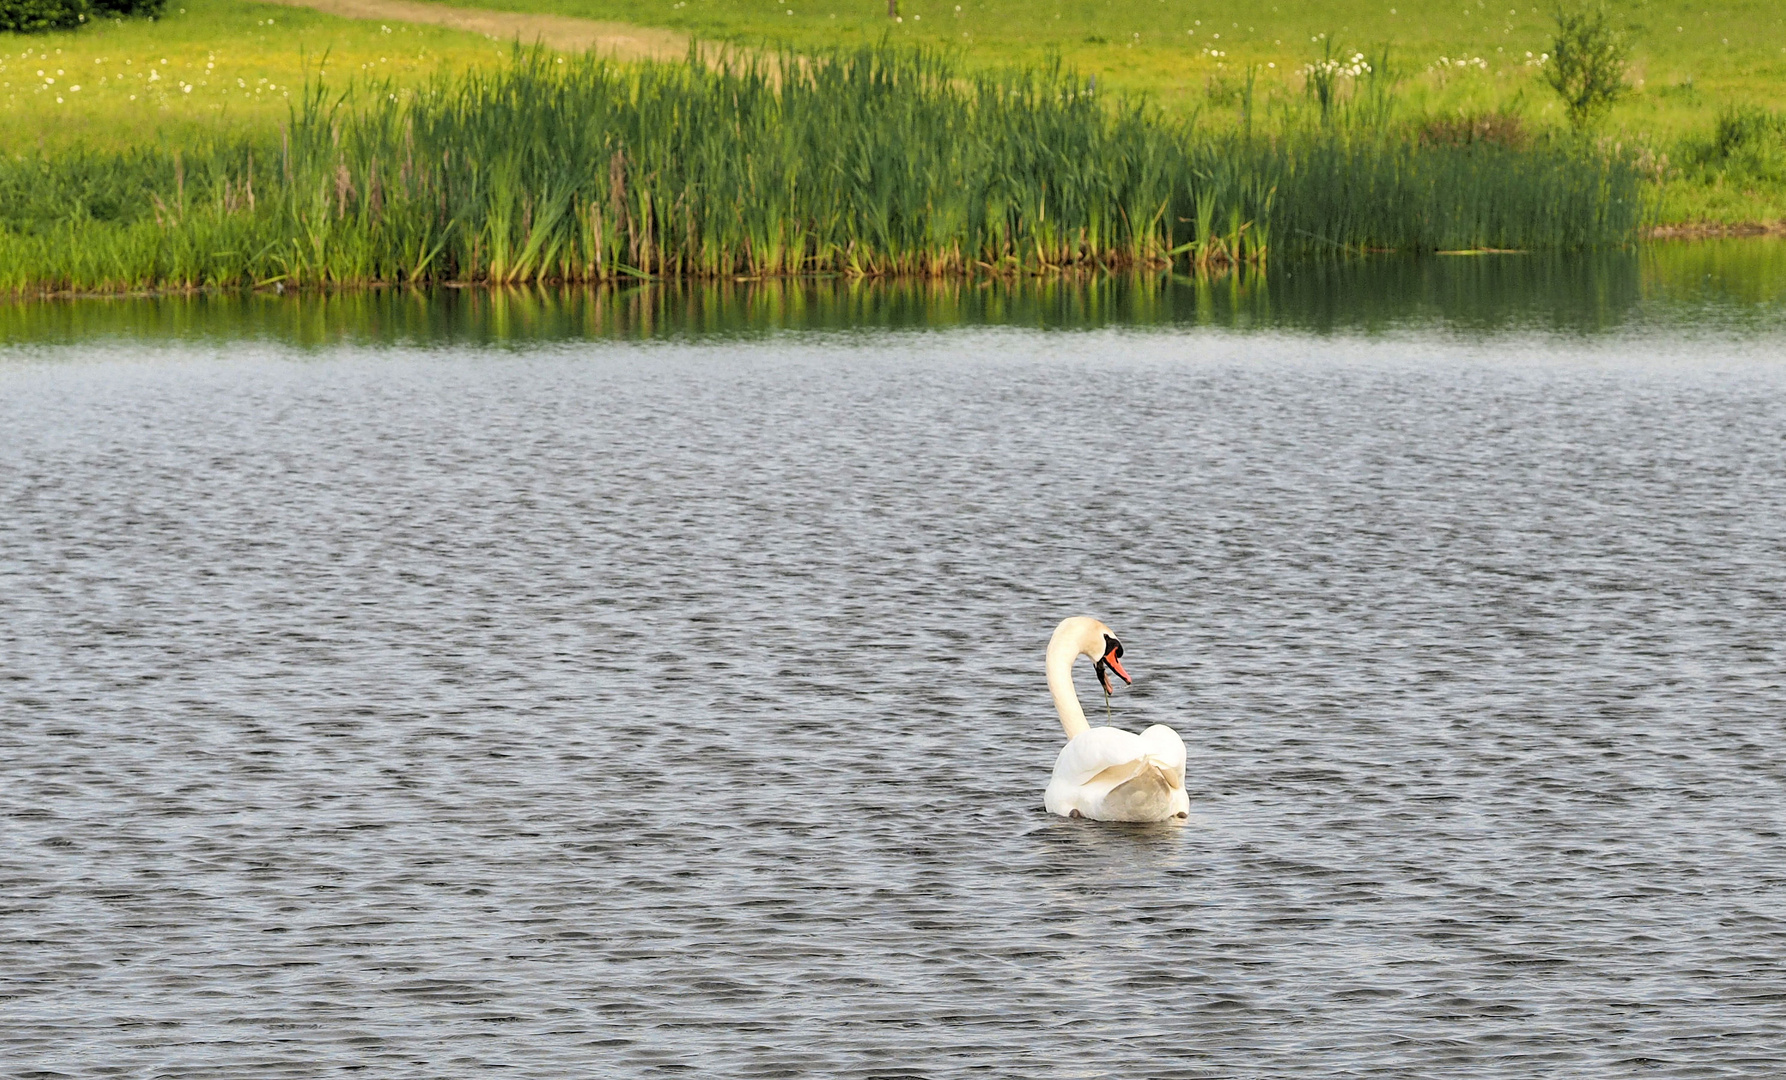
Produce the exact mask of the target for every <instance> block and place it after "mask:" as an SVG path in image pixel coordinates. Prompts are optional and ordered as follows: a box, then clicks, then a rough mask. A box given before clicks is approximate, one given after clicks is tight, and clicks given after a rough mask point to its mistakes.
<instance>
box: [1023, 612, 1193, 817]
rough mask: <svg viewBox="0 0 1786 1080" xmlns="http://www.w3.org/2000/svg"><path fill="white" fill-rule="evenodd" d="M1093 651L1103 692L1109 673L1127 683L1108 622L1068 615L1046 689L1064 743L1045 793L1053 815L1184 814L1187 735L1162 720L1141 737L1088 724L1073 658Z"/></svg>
mask: <svg viewBox="0 0 1786 1080" xmlns="http://www.w3.org/2000/svg"><path fill="white" fill-rule="evenodd" d="M1081 656H1089V657H1091V659H1092V661H1093V663H1092V669H1093V670H1094V671H1095V672H1097V676H1098V682H1099V683H1101V684H1102V685H1103V687H1104V693H1105V694H1109V693H1110V672H1112V671H1114V672H1116V674H1117V676H1118V677H1120V678H1121V679H1122V681H1123V682H1124V683H1128V682H1130V681H1131V680H1130V679H1129V673H1128V672H1127V671H1124V670H1123V666H1122V642H1120V641H1118V640H1117V639H1116V635H1115V634H1113V633H1111V632H1110V628H1109V627H1108V626H1105V625H1104V624H1103V623H1101V622H1099V621H1098V620H1096V619H1091V618H1087V617H1085V616H1083V615H1078V616H1074V617H1073V618H1070V619H1064V620H1062V621H1061V624H1060V625H1059V626H1057V627H1055V628H1054V636H1053V637H1051V638H1049V639H1048V661H1047V671H1048V692H1049V693H1050V694H1052V695H1053V696H1054V709H1055V711H1056V712H1058V713H1059V714H1060V726H1061V727H1063V728H1066V729H1067V745H1065V746H1063V747H1061V751H1060V757H1058V758H1056V759H1055V761H1054V778H1053V779H1052V780H1050V781H1049V782H1048V790H1047V791H1046V792H1044V793H1043V795H1042V805H1043V806H1045V807H1047V808H1048V812H1049V813H1050V814H1059V815H1060V816H1062V817H1074V818H1077V817H1087V818H1091V819H1092V820H1094V821H1165V820H1167V819H1169V818H1186V817H1189V816H1190V813H1191V801H1190V798H1189V796H1187V795H1186V794H1185V790H1184V740H1183V739H1181V738H1179V737H1178V732H1176V731H1173V730H1172V729H1171V728H1169V727H1167V726H1166V725H1164V724H1155V725H1154V726H1152V727H1150V728H1148V729H1147V730H1146V731H1143V732H1142V733H1141V734H1139V735H1136V734H1134V733H1132V732H1128V731H1123V730H1122V729H1120V728H1113V727H1092V726H1090V725H1089V724H1087V723H1086V722H1085V710H1084V709H1082V708H1080V707H1079V695H1078V693H1077V692H1075V691H1074V689H1073V663H1074V662H1075V661H1077V660H1078V659H1079V658H1080V657H1081Z"/></svg>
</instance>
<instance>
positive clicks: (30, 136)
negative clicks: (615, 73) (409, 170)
mask: <svg viewBox="0 0 1786 1080" xmlns="http://www.w3.org/2000/svg"><path fill="white" fill-rule="evenodd" d="M509 51H510V46H509V43H507V42H492V41H490V40H488V39H487V38H485V37H483V36H481V35H478V34H468V33H464V32H460V31H455V30H446V29H441V28H438V27H431V26H410V25H405V24H401V23H396V24H393V23H377V22H365V21H360V20H349V19H338V18H334V17H332V16H328V15H322V14H319V13H317V12H314V11H309V10H306V9H303V8H291V7H280V6H274V5H270V4H255V3H249V2H246V0H172V2H170V4H169V6H168V9H167V14H166V17H165V18H163V19H160V20H156V21H154V22H150V21H148V20H143V19H126V20H105V21H102V22H100V23H97V24H94V25H92V26H88V27H84V28H82V29H80V30H78V31H74V32H71V33H56V34H29V35H27V34H0V148H4V152H6V153H10V154H12V155H13V156H20V155H24V154H30V153H35V152H38V151H40V150H41V151H44V152H49V153H55V152H57V151H60V150H64V149H69V148H72V147H76V146H84V147H86V148H88V149H122V148H125V147H139V146H145V145H172V146H178V145H180V144H182V143H194V142H203V141H207V140H209V139H210V138H212V137H214V136H216V135H219V134H230V133H232V132H240V131H243V130H250V129H263V130H264V129H268V128H271V127H273V126H275V125H277V124H278V123H279V122H280V121H282V120H284V119H285V117H286V115H287V109H286V106H287V101H288V100H289V99H288V95H296V94H298V93H299V92H300V91H301V89H302V87H303V85H304V80H305V77H306V75H308V76H309V77H310V78H311V79H313V80H314V79H316V78H317V77H318V76H319V75H321V76H323V77H325V78H326V80H327V81H328V82H329V83H331V84H336V85H340V84H345V83H347V82H348V81H350V80H351V79H354V78H357V77H360V76H370V77H372V78H374V79H378V80H385V79H389V80H393V81H395V82H396V83H398V84H399V85H401V84H404V83H415V82H420V81H422V80H424V79H425V78H426V77H427V76H429V75H431V74H432V73H434V72H436V71H438V70H440V69H442V68H447V69H451V70H463V69H465V68H469V67H472V66H477V65H490V64H497V63H501V62H503V61H505V60H506V59H507V57H508V55H509ZM40 73H41V74H40Z"/></svg>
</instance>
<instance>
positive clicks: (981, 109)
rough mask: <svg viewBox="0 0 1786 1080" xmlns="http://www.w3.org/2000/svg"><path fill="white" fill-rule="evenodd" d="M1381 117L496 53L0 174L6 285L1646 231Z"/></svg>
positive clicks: (988, 258) (247, 280) (1122, 255)
mask: <svg viewBox="0 0 1786 1080" xmlns="http://www.w3.org/2000/svg"><path fill="white" fill-rule="evenodd" d="M1389 114H1390V113H1389V109H1388V106H1387V105H1386V104H1385V103H1383V102H1376V103H1373V100H1372V98H1371V97H1370V96H1369V95H1360V96H1358V97H1357V98H1355V99H1354V100H1353V102H1352V103H1351V104H1350V105H1349V106H1345V107H1342V108H1340V109H1339V110H1338V111H1330V112H1328V113H1324V114H1323V113H1317V112H1313V111H1311V112H1309V113H1306V114H1304V115H1302V116H1300V117H1299V118H1298V119H1297V120H1296V121H1295V122H1289V121H1286V123H1285V124H1284V125H1283V126H1281V127H1279V128H1276V129H1273V130H1271V131H1266V130H1264V129H1262V128H1258V129H1253V130H1246V129H1241V130H1227V131H1216V132H1212V131H1209V130H1207V129H1204V128H1199V127H1196V126H1194V125H1190V124H1187V123H1184V122H1182V121H1177V120H1174V119H1172V118H1170V117H1168V116H1165V115H1162V114H1160V113H1158V112H1157V111H1154V110H1151V109H1149V108H1147V107H1146V106H1144V105H1135V104H1131V105H1127V106H1112V105H1111V104H1108V103H1106V102H1105V101H1103V100H1101V97H1100V95H1099V94H1098V93H1095V92H1093V91H1092V90H1090V89H1089V87H1088V85H1087V82H1086V81H1085V80H1082V79H1080V78H1079V77H1077V76H1075V75H1071V74H1068V73H1066V72H1065V71H1064V70H1062V69H1059V68H1032V69H1027V70H1018V71H1013V72H1007V73H1004V74H1000V75H986V74H982V75H978V76H975V77H972V78H969V77H965V76H963V75H962V74H960V73H958V72H957V71H956V70H954V69H953V68H952V67H951V66H950V65H949V63H948V62H947V60H946V59H945V58H943V57H942V56H941V55H939V54H937V53H934V52H928V51H921V50H920V51H910V50H903V49H896V48H891V47H882V48H864V49H860V50H856V51H852V52H838V53H830V54H820V55H810V56H799V55H795V54H785V55H783V56H782V57H781V58H780V59H779V60H775V61H760V60H757V59H747V60H744V61H740V62H739V63H738V64H737V65H734V66H731V67H728V68H727V69H724V70H716V69H715V68H713V67H711V66H709V65H706V64H703V63H699V62H693V61H691V62H685V63H682V64H650V65H642V66H637V67H630V68H622V67H618V66H615V65H611V64H607V63H604V62H601V61H598V60H594V59H590V58H581V59H567V58H565V57H562V56H555V55H552V54H549V53H544V52H533V53H517V54H516V57H515V60H514V62H513V63H512V65H510V66H508V67H506V68H504V69H502V70H500V71H496V72H490V73H483V72H476V71H474V72H471V73H468V74H465V75H461V76H455V77H451V78H442V79H440V80H438V81H436V82H435V83H434V84H432V85H431V86H430V87H428V88H426V89H425V90H422V91H419V92H413V93H412V92H408V91H400V90H399V89H397V88H395V87H394V86H392V85H390V84H372V85H368V84H362V85H361V87H360V88H359V90H358V91H357V92H356V93H352V94H343V95H336V94H333V93H331V92H330V91H329V90H327V89H325V88H324V84H315V85H313V86H312V87H311V88H310V89H309V90H308V91H307V92H306V93H304V94H303V95H302V96H301V97H300V98H299V100H298V101H297V102H296V104H295V105H294V106H293V107H292V114H291V121H290V124H289V126H288V127H286V128H285V129H284V130H282V131H281V132H280V133H279V135H278V136H277V137H267V138H260V139H255V138H237V139H221V138H220V139H217V140H214V141H213V142H211V143H210V144H208V145H207V146H204V147H202V148H201V147H192V146H188V147H186V148H183V149H177V150H161V149H157V150H148V151H129V152H124V153H116V152H112V153H82V154H76V153H68V154H63V155H59V156H56V157H53V158H43V159H27V160H23V161H20V160H14V161H12V162H7V163H0V208H4V212H5V214H6V215H7V217H6V220H5V221H4V231H3V232H0V289H6V290H11V291H32V290H106V289H141V288H156V287H189V286H239V285H268V284H274V283H277V284H280V285H286V284H292V285H300V286H302V285H319V284H367V283H375V282H426V281H452V282H474V281H475V282H491V283H513V282H533V281H547V280H553V281H593V280H613V279H617V278H645V277H724V276H732V275H749V276H762V275H780V274H799V273H842V274H853V275H885V274H920V275H955V274H964V273H1017V272H1051V271H1055V270H1060V269H1069V268H1082V269H1112V268H1123V267H1135V266H1144V265H1145V266H1162V267H1163V266H1166V265H1169V264H1170V265H1178V266H1181V267H1208V266H1225V265H1233V264H1240V263H1246V264H1259V263H1263V262H1264V261H1265V260H1267V259H1268V258H1271V257H1275V256H1278V255H1286V254H1287V255H1295V254H1309V253H1316V254H1320V253H1333V252H1342V251H1358V250H1400V251H1431V250H1439V249H1453V248H1545V249H1568V248H1582V247H1592V246H1597V245H1606V244H1617V243H1622V242H1624V241H1626V240H1628V239H1630V238H1631V237H1632V236H1633V234H1634V231H1635V229H1636V228H1637V225H1638V223H1639V219H1640V212H1641V207H1640V204H1639V198H1640V192H1639V179H1638V176H1637V173H1636V172H1635V171H1634V169H1633V168H1632V166H1631V165H1630V163H1629V162H1628V161H1627V160H1626V159H1625V158H1624V157H1622V156H1620V155H1616V154H1608V153H1605V152H1602V151H1601V150H1599V149H1596V148H1595V147H1593V146H1591V145H1589V144H1584V143H1579V142H1568V141H1546V140H1539V141H1535V142H1532V143H1531V144H1529V145H1526V146H1523V147H1519V148H1513V147H1509V146H1505V145H1501V144H1498V143H1494V142H1471V141H1463V142H1454V143H1453V142H1441V143H1432V144H1423V143H1420V142H1415V141H1410V140H1408V139H1407V138H1405V135H1404V133H1403V132H1402V131H1401V130H1399V129H1397V128H1395V127H1394V126H1393V125H1391V124H1390V123H1389V122H1388V120H1387V117H1388V116H1389Z"/></svg>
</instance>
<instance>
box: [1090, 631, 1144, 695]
mask: <svg viewBox="0 0 1786 1080" xmlns="http://www.w3.org/2000/svg"><path fill="white" fill-rule="evenodd" d="M1098 625H1099V626H1100V627H1102V629H1103V631H1104V635H1103V636H1104V640H1103V642H1102V649H1103V654H1102V655H1094V654H1089V653H1088V654H1087V655H1091V656H1092V660H1093V661H1094V662H1093V664H1092V670H1093V671H1095V672H1097V673H1098V682H1099V684H1100V685H1102V686H1103V687H1104V695H1105V696H1106V697H1108V696H1109V695H1110V673H1111V672H1112V671H1114V672H1116V675H1117V678H1120V679H1121V680H1122V684H1123V685H1124V686H1128V685H1130V684H1131V683H1133V682H1134V681H1135V680H1133V679H1131V678H1129V673H1128V672H1126V671H1124V670H1123V669H1122V642H1120V641H1118V640H1116V635H1115V634H1112V633H1111V632H1110V628H1109V627H1108V626H1104V625H1103V624H1102V623H1099V624H1098Z"/></svg>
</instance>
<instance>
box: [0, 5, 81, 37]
mask: <svg viewBox="0 0 1786 1080" xmlns="http://www.w3.org/2000/svg"><path fill="white" fill-rule="evenodd" d="M86 15H87V4H86V2H85V0H0V32H8V31H9V32H11V33H15V34H36V33H42V32H43V31H45V30H68V29H71V28H72V27H76V26H79V25H80V24H81V23H82V22H84V21H85V20H86Z"/></svg>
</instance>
